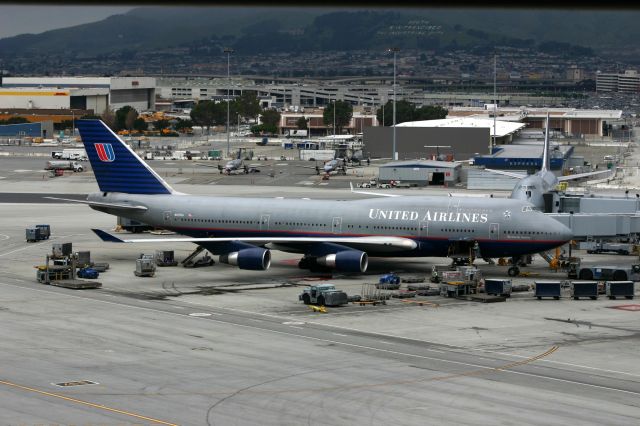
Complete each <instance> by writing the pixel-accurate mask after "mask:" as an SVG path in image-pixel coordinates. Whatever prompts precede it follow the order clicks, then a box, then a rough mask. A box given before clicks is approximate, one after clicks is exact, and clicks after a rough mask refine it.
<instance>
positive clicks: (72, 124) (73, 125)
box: [71, 110, 76, 138]
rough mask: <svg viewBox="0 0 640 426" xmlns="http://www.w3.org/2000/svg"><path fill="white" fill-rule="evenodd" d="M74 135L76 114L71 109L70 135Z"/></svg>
mask: <svg viewBox="0 0 640 426" xmlns="http://www.w3.org/2000/svg"><path fill="white" fill-rule="evenodd" d="M75 136H76V114H75V113H74V112H73V110H71V137H72V138H73V137H75Z"/></svg>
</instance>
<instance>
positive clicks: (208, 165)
mask: <svg viewBox="0 0 640 426" xmlns="http://www.w3.org/2000/svg"><path fill="white" fill-rule="evenodd" d="M195 164H196V166H202V167H215V168H216V169H217V168H218V165H217V164H204V163H195ZM220 167H222V166H220Z"/></svg>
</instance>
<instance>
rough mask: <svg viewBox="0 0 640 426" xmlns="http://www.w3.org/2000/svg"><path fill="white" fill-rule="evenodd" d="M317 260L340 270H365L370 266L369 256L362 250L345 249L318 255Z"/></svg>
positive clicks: (320, 263)
mask: <svg viewBox="0 0 640 426" xmlns="http://www.w3.org/2000/svg"><path fill="white" fill-rule="evenodd" d="M316 262H317V263H318V264H319V265H322V266H326V267H327V268H331V269H335V270H336V271H338V272H365V271H366V270H367V266H369V256H368V255H367V253H365V252H363V251H360V250H345V251H340V252H338V253H334V254H328V255H326V256H321V257H318V258H317V259H316Z"/></svg>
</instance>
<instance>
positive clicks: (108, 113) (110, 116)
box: [100, 108, 120, 132]
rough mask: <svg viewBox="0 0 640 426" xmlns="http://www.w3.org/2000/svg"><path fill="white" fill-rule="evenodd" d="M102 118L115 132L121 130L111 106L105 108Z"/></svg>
mask: <svg viewBox="0 0 640 426" xmlns="http://www.w3.org/2000/svg"><path fill="white" fill-rule="evenodd" d="M100 118H101V119H102V121H103V122H104V124H106V125H107V126H109V128H110V129H111V130H113V131H114V132H117V131H118V130H120V129H118V128H117V126H116V115H115V114H114V112H113V110H111V109H109V108H107V109H105V110H104V112H103V113H102V115H101V116H100Z"/></svg>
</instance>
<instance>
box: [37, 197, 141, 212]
mask: <svg viewBox="0 0 640 426" xmlns="http://www.w3.org/2000/svg"><path fill="white" fill-rule="evenodd" d="M43 198H48V199H50V200H60V201H69V202H72V203H80V204H87V205H89V206H91V207H108V208H111V209H122V210H129V211H133V210H136V211H146V210H148V209H147V208H146V207H145V206H135V205H132V204H124V203H123V204H120V203H101V202H99V201H87V200H73V199H70V198H56V197H43Z"/></svg>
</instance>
